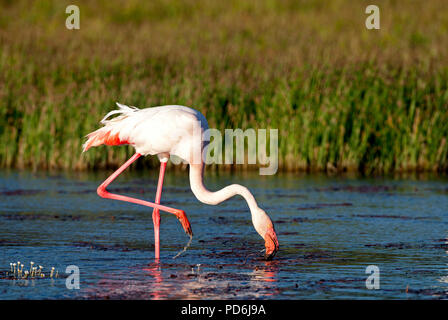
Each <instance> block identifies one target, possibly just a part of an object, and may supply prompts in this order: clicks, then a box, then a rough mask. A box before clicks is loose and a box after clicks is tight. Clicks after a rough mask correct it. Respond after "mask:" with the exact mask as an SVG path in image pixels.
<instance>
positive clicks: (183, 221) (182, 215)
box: [176, 210, 193, 237]
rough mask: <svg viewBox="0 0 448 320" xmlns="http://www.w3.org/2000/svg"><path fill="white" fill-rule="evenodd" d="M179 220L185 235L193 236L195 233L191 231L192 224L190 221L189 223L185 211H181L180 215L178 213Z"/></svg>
mask: <svg viewBox="0 0 448 320" xmlns="http://www.w3.org/2000/svg"><path fill="white" fill-rule="evenodd" d="M176 216H177V219H179V221H180V223H181V224H182V227H183V228H184V230H185V233H186V234H188V235H189V236H191V237H192V236H193V231H192V230H191V224H190V221H188V218H187V215H186V214H185V212H184V211H183V210H179V212H178V213H176Z"/></svg>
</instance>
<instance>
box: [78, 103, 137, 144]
mask: <svg viewBox="0 0 448 320" xmlns="http://www.w3.org/2000/svg"><path fill="white" fill-rule="evenodd" d="M117 105H118V107H119V109H118V110H113V111H111V112H109V113H108V114H106V116H105V117H104V118H103V119H102V120H101V121H100V122H101V123H102V124H103V125H104V127H102V128H100V129H98V130H96V131H94V132H91V133H89V134H88V135H87V136H86V137H87V141H86V142H85V143H84V144H83V146H82V148H83V152H85V151H87V150H89V149H90V148H91V147H96V146H99V145H102V144H105V145H110V146H117V145H122V144H130V142H129V141H128V139H126V138H124V137H120V128H119V127H120V126H119V123H121V121H122V120H124V119H125V118H128V117H129V116H131V115H132V114H133V113H134V112H136V111H139V110H140V109H138V108H136V107H128V106H125V105H122V104H120V103H118V102H117ZM114 114H120V115H119V116H118V117H115V118H113V119H110V120H107V118H109V117H110V116H112V115H114Z"/></svg>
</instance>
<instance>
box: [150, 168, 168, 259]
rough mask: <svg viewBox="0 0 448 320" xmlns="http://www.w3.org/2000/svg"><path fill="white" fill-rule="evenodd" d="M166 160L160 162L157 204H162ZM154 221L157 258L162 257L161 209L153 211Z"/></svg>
mask: <svg viewBox="0 0 448 320" xmlns="http://www.w3.org/2000/svg"><path fill="white" fill-rule="evenodd" d="M165 169H166V162H160V173H159V182H158V184H157V193H156V200H155V203H156V204H160V198H161V197H162V187H163V178H164V177H165ZM152 221H153V222H154V243H155V246H156V259H159V258H160V237H159V230H160V211H159V209H157V208H154V210H153V211H152Z"/></svg>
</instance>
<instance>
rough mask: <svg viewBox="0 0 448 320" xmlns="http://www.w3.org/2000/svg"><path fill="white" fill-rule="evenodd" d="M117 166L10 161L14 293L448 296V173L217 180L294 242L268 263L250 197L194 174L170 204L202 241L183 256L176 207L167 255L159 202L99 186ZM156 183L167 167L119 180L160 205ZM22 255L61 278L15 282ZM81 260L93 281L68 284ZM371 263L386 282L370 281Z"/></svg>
mask: <svg viewBox="0 0 448 320" xmlns="http://www.w3.org/2000/svg"><path fill="white" fill-rule="evenodd" d="M110 173H111V172H109V171H102V172H97V173H91V174H86V173H82V174H78V173H76V174H75V173H73V174H67V173H57V174H55V173H43V172H42V173H31V172H16V171H8V172H6V171H0V299H24V298H25V299H61V298H62V299H187V298H188V299H347V298H348V299H397V298H398V299H407V298H417V299H438V298H445V299H446V298H448V267H447V265H448V251H447V250H448V237H447V233H448V228H447V227H448V215H447V213H448V212H447V208H448V184H447V182H448V180H447V179H446V178H437V177H435V178H426V179H420V180H419V179H411V178H408V179H393V178H359V177H328V176H324V175H293V174H278V175H275V176H264V177H263V176H258V175H257V174H252V173H251V174H234V175H231V174H220V175H212V176H210V175H209V176H207V177H206V185H207V186H208V187H209V188H210V189H212V190H217V189H218V188H220V187H223V186H224V185H227V184H230V183H241V184H244V185H246V186H247V187H249V189H251V190H252V191H253V193H254V195H255V197H256V199H257V201H258V202H259V204H260V206H261V207H263V208H265V209H266V211H267V212H268V213H269V214H270V215H271V217H272V219H273V220H274V222H275V226H276V231H277V235H278V238H279V242H280V251H279V252H278V254H277V256H276V257H275V259H274V260H273V261H269V262H266V261H264V260H263V259H262V253H261V252H260V250H262V249H263V248H264V241H263V240H262V239H261V238H260V237H259V236H258V234H257V233H256V232H255V230H254V229H253V227H252V224H251V221H250V214H249V211H248V208H247V206H246V203H245V202H244V200H243V199H242V198H239V197H236V198H234V199H231V200H229V201H227V202H225V203H222V204H221V205H218V206H208V205H204V204H201V203H199V202H198V201H197V200H196V199H195V197H194V195H193V194H192V192H191V191H190V188H189V182H188V175H187V173H186V172H176V173H175V172H167V175H166V184H165V187H164V192H163V195H162V203H163V204H165V205H168V206H171V207H174V208H179V209H183V210H185V212H186V213H187V216H188V218H189V220H190V222H191V224H192V228H193V232H194V237H193V242H192V244H191V246H190V248H188V249H187V251H186V252H185V253H183V254H182V255H181V256H179V257H178V258H177V259H173V257H174V256H175V255H176V253H177V252H179V251H180V250H181V249H182V248H183V247H184V246H185V245H186V243H187V242H188V239H189V238H188V236H186V235H185V233H184V232H183V230H182V227H181V225H180V223H179V222H178V220H177V219H176V218H175V217H174V216H173V215H171V214H169V213H163V212H162V224H161V262H160V264H156V263H155V262H154V250H153V249H154V248H153V230H152V218H151V213H152V209H150V208H146V207H142V206H139V205H135V204H129V203H123V202H119V201H115V200H108V199H102V198H99V197H98V196H97V195H96V192H95V191H96V187H97V186H98V185H99V184H100V183H101V182H102V181H103V180H104V179H105V178H106V177H107V176H108V175H109V174H110ZM156 183H157V176H156V174H155V172H149V171H145V172H127V173H125V174H123V176H122V177H119V178H118V179H117V181H115V182H114V183H113V184H112V185H111V186H110V188H109V190H110V191H111V192H115V193H122V194H126V195H130V196H134V197H140V198H144V199H147V200H150V201H151V200H152V199H153V198H154V195H155V189H156ZM18 260H19V261H21V262H22V263H23V264H25V268H29V262H30V261H34V262H35V263H36V265H42V266H44V269H43V271H44V272H47V277H46V278H44V279H35V280H12V279H11V277H8V276H6V272H8V271H9V267H10V265H9V264H10V262H14V261H18ZM199 264H200V265H199ZM69 265H76V266H78V267H79V270H80V289H79V290H68V289H67V287H66V285H65V282H66V279H64V277H63V276H64V275H65V268H66V267H67V266H69ZM198 265H199V266H198ZM369 265H376V266H378V268H379V271H380V278H379V284H380V289H378V290H373V289H372V290H369V289H367V288H366V279H367V277H368V276H369V274H366V268H367V266H369ZM51 266H54V267H55V268H56V269H57V270H58V272H59V275H60V276H59V277H58V278H54V279H49V278H48V272H49V268H50V267H51Z"/></svg>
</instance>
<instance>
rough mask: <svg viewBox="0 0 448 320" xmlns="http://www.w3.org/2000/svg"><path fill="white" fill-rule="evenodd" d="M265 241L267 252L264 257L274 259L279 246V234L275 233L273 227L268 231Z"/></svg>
mask: <svg viewBox="0 0 448 320" xmlns="http://www.w3.org/2000/svg"><path fill="white" fill-rule="evenodd" d="M264 241H265V246H266V253H265V254H264V258H265V259H266V260H272V258H274V256H275V254H276V253H277V251H278V248H279V245H278V240H277V235H276V234H275V231H274V228H273V227H271V228H269V230H268V232H266V235H265V236H264Z"/></svg>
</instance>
